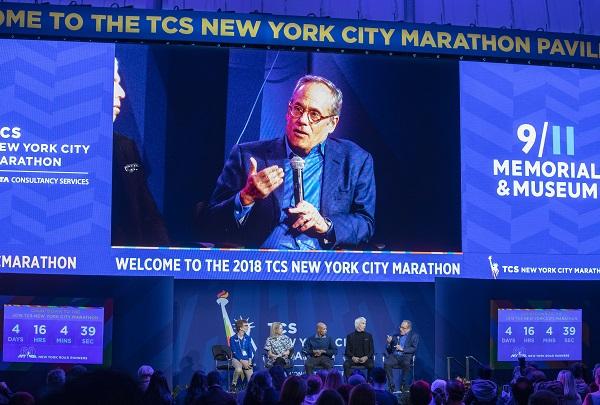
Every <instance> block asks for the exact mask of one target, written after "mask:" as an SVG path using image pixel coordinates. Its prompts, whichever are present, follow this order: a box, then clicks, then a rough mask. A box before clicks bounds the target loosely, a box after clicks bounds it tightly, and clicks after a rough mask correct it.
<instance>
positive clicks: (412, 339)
mask: <svg viewBox="0 0 600 405" xmlns="http://www.w3.org/2000/svg"><path fill="white" fill-rule="evenodd" d="M418 345H419V335H418V334H416V333H415V332H413V330H412V322H411V321H409V320H404V321H402V323H401V324H400V333H396V334H394V335H391V336H390V335H388V336H387V345H386V348H385V350H386V351H387V353H388V355H387V357H386V358H385V360H384V362H383V368H384V369H385V373H386V374H387V380H388V384H389V385H390V391H392V392H393V391H395V390H396V388H395V387H394V379H393V378H394V377H393V372H392V371H393V370H392V369H393V368H394V367H400V369H401V370H402V377H401V379H400V389H401V390H402V391H405V390H406V376H407V375H408V372H409V371H410V366H411V364H412V358H413V356H414V355H415V353H416V352H417V346H418Z"/></svg>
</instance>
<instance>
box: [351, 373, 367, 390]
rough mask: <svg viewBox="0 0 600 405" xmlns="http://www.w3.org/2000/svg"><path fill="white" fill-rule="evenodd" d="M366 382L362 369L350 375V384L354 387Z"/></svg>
mask: <svg viewBox="0 0 600 405" xmlns="http://www.w3.org/2000/svg"><path fill="white" fill-rule="evenodd" d="M366 382H367V380H365V376H364V375H362V374H361V373H360V371H357V372H356V373H354V374H352V375H351V376H350V377H348V384H350V385H352V386H353V387H356V386H357V385H359V384H364V383H366Z"/></svg>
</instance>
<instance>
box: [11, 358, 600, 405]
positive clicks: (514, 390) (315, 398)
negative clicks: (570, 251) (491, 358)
mask: <svg viewBox="0 0 600 405" xmlns="http://www.w3.org/2000/svg"><path fill="white" fill-rule="evenodd" d="M386 374H387V373H386V371H385V370H384V369H383V368H381V367H374V368H373V369H372V370H371V373H370V376H369V378H368V380H367V378H366V376H365V375H363V374H361V373H360V372H359V371H357V370H355V373H354V374H352V375H350V376H349V377H348V378H346V377H344V375H343V374H342V373H341V372H340V371H338V370H337V369H335V368H334V369H330V370H326V369H319V370H317V371H316V373H315V374H311V375H307V374H303V375H287V374H286V369H285V368H284V367H283V366H282V365H279V364H273V365H272V366H271V367H269V368H267V369H264V370H260V371H257V372H254V373H253V374H252V375H251V376H250V378H249V381H247V384H246V385H245V388H244V389H243V390H240V391H238V392H230V390H229V388H230V387H227V386H224V384H225V382H224V376H223V372H222V371H216V370H215V371H211V372H209V373H208V374H206V373H204V372H202V371H196V372H195V373H194V374H193V376H192V378H191V381H190V382H189V384H188V385H186V386H185V387H177V388H176V389H175V390H174V391H171V389H170V387H169V382H168V380H167V377H166V376H165V374H164V373H163V372H161V371H160V370H154V369H153V368H152V367H151V366H148V365H143V366H141V367H140V368H139V369H138V372H137V375H136V376H135V377H132V376H129V375H127V374H124V373H121V372H118V371H114V370H106V369H99V370H95V371H92V372H88V370H87V369H86V368H85V367H83V366H75V367H73V368H71V369H70V370H69V371H68V373H65V371H64V370H62V369H60V368H57V369H53V370H51V371H50V372H49V373H48V375H47V379H46V386H45V387H43V388H42V389H41V390H40V392H39V394H38V395H37V396H36V397H34V396H33V395H32V394H30V393H27V392H14V393H13V392H11V390H10V388H9V385H8V384H7V383H5V382H0V404H12V405H33V404H38V405H39V404H42V405H43V404H49V405H55V404H65V405H71V404H73V405H75V404H77V405H86V404H98V405H99V404H115V405H119V404H128V405H129V404H132V405H137V404H139V405H220V404H223V405H258V404H265V405H393V404H411V405H542V404H544V405H598V404H600V391H599V389H598V388H599V386H600V364H598V365H596V367H595V368H594V370H593V373H592V375H593V378H594V380H593V381H591V382H589V383H588V382H586V381H585V379H584V367H583V365H582V364H581V363H576V364H573V365H572V366H571V367H570V368H569V369H568V370H561V371H559V372H558V375H557V377H556V379H550V378H548V377H547V376H546V374H545V373H544V372H543V371H542V370H539V369H538V368H537V367H536V366H535V365H533V364H526V363H524V362H523V363H521V364H520V365H519V366H517V367H516V368H515V370H514V373H513V378H512V381H511V382H510V384H507V385H504V386H503V387H502V388H499V385H498V384H497V383H496V382H495V381H494V380H493V378H492V377H493V376H492V370H491V369H490V368H488V367H482V368H481V369H480V370H479V372H478V376H477V378H476V379H474V380H472V381H464V380H461V379H453V380H449V381H446V380H440V379H438V380H435V381H433V382H432V383H431V384H430V383H428V382H427V381H424V380H418V381H414V382H413V383H412V384H411V385H410V387H409V388H408V389H407V391H405V392H403V393H402V392H397V393H392V392H390V390H389V385H388V381H387V375H386Z"/></svg>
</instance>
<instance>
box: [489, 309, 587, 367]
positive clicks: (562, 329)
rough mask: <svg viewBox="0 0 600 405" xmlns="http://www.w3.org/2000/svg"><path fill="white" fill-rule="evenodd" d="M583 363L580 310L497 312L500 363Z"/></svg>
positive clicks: (514, 310)
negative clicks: (526, 360)
mask: <svg viewBox="0 0 600 405" xmlns="http://www.w3.org/2000/svg"><path fill="white" fill-rule="evenodd" d="M519 357H525V358H527V359H528V360H532V361H533V360H538V361H573V360H581V309H498V361H517V359H518V358H519Z"/></svg>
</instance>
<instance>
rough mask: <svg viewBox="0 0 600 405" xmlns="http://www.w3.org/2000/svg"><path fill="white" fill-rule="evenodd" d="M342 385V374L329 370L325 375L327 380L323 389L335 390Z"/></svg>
mask: <svg viewBox="0 0 600 405" xmlns="http://www.w3.org/2000/svg"><path fill="white" fill-rule="evenodd" d="M343 383H344V378H343V377H342V373H340V372H339V371H337V370H336V369H333V370H330V371H329V373H328V374H327V379H326V380H325V386H324V388H326V389H332V390H337V389H338V388H339V387H340V385H342V384H343Z"/></svg>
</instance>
